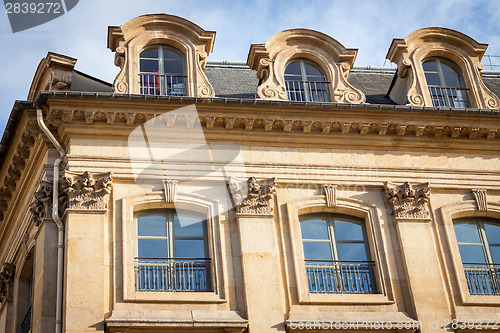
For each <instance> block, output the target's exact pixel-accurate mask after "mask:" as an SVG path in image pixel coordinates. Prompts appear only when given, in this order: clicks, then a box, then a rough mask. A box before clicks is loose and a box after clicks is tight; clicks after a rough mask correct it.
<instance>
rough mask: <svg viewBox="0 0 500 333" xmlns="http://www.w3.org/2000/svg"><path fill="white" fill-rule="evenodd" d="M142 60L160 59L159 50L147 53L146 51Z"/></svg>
mask: <svg viewBox="0 0 500 333" xmlns="http://www.w3.org/2000/svg"><path fill="white" fill-rule="evenodd" d="M141 58H150V59H151V58H153V59H158V49H157V48H154V49H149V50H147V51H144V52H142V53H141Z"/></svg>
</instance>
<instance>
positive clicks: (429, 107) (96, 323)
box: [0, 14, 500, 333]
mask: <svg viewBox="0 0 500 333" xmlns="http://www.w3.org/2000/svg"><path fill="white" fill-rule="evenodd" d="M214 39H215V32H212V31H205V30H203V29H202V28H200V27H199V26H197V25H196V24H194V23H192V22H189V21H187V20H185V19H183V18H179V17H176V16H171V15H166V14H158V15H146V16H141V17H138V18H135V19H132V20H131V21H129V22H127V23H125V24H123V25H121V26H119V27H109V29H108V48H109V49H110V50H111V51H112V52H114V54H115V65H116V66H118V67H119V68H120V72H119V74H118V75H117V77H116V79H115V81H114V83H113V84H108V83H106V82H103V81H101V80H99V79H96V78H93V77H91V76H89V75H87V74H85V73H82V72H79V71H78V70H76V69H75V64H76V59H74V58H71V57H68V56H65V55H60V54H55V53H50V52H49V53H48V55H47V57H46V58H44V59H42V61H41V62H40V65H39V67H38V69H37V71H36V73H35V76H34V78H33V82H32V85H31V89H30V91H29V95H28V98H27V101H17V102H16V103H15V104H14V107H13V109H12V113H11V118H10V120H9V123H8V124H7V128H6V130H5V133H4V135H3V138H2V145H1V146H0V156H1V159H0V163H1V169H0V221H1V222H0V263H1V264H2V266H1V267H0V300H1V303H0V304H1V305H0V306H1V307H0V332H8V333H12V332H51V331H56V332H62V331H64V332H113V333H118V332H130V333H137V332H252V333H260V332H280V331H287V332H329V331H359V332H365V331H380V332H389V331H395V330H396V331H399V332H417V331H419V332H438V331H439V332H444V331H457V332H459V331H463V332H465V331H467V332H469V331H479V330H480V331H488V332H495V331H496V330H497V329H500V324H499V321H500V158H499V152H500V144H499V142H500V141H499V140H500V133H499V131H500V117H499V116H500V111H499V99H498V97H497V95H498V94H500V73H497V72H493V71H486V70H484V65H482V64H481V59H482V57H483V55H484V52H485V50H486V47H487V45H485V44H480V43H478V42H476V41H475V40H473V39H471V38H470V37H468V36H466V35H464V34H462V33H459V32H457V31H453V30H449V29H446V28H425V29H420V30H418V31H415V32H413V33H411V34H410V35H409V36H407V37H406V38H404V39H394V41H393V42H392V44H391V45H390V47H389V51H388V54H387V58H388V59H389V60H390V61H392V62H394V63H395V64H396V65H397V69H391V68H357V67H354V62H355V58H356V54H357V50H356V49H346V48H345V47H344V46H343V45H342V44H340V43H339V42H338V41H336V40H335V39H333V38H332V37H330V36H327V35H325V34H322V33H320V32H317V31H312V30H307V29H291V30H286V31H282V32H280V33H278V34H276V35H274V36H272V37H271V38H270V39H269V40H268V41H267V42H265V43H264V44H253V45H251V47H250V51H249V55H248V59H247V62H246V63H228V62H209V61H207V58H208V56H209V54H210V53H211V51H212V48H213V44H214Z"/></svg>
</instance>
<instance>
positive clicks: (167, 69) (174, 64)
mask: <svg viewBox="0 0 500 333" xmlns="http://www.w3.org/2000/svg"><path fill="white" fill-rule="evenodd" d="M163 64H164V65H163V71H164V73H165V75H184V62H183V61H178V60H176V61H174V60H165V61H164V62H163Z"/></svg>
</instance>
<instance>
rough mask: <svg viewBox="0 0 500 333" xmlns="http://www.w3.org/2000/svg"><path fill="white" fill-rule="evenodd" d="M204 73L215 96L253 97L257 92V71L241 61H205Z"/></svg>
mask: <svg viewBox="0 0 500 333" xmlns="http://www.w3.org/2000/svg"><path fill="white" fill-rule="evenodd" d="M205 74H206V75H207V78H208V81H210V84H211V85H212V87H213V88H214V90H215V96H216V97H225V98H248V99H254V98H255V97H256V94H257V86H258V84H259V80H258V79H257V72H256V71H254V70H251V69H250V67H248V66H246V65H244V64H242V63H227V62H213V63H210V62H209V63H207V66H206V67H205Z"/></svg>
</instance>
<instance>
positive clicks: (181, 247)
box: [175, 239, 205, 258]
mask: <svg viewBox="0 0 500 333" xmlns="http://www.w3.org/2000/svg"><path fill="white" fill-rule="evenodd" d="M175 257H176V258H205V243H204V241H203V240H201V239H200V240H179V239H177V240H176V241H175Z"/></svg>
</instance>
